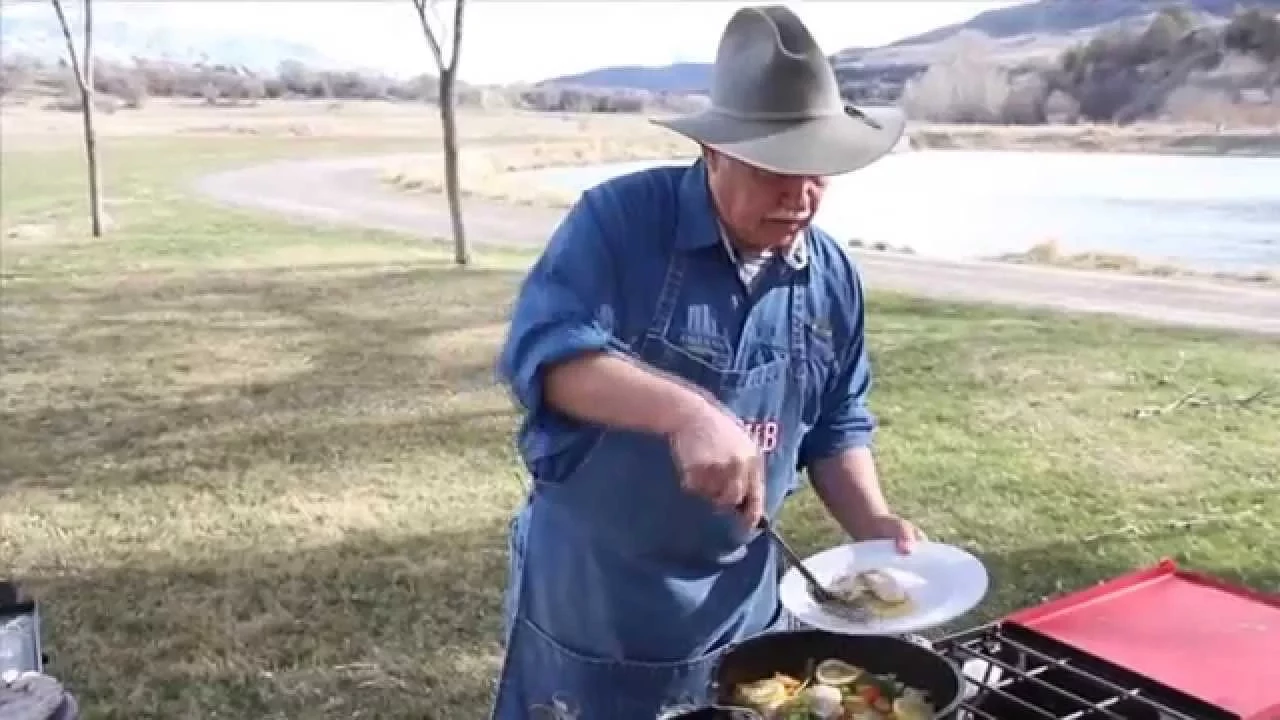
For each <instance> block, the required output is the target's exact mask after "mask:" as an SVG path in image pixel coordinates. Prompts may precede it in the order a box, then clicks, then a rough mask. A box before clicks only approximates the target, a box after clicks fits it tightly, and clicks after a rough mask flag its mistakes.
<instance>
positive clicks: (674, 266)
mask: <svg viewBox="0 0 1280 720" xmlns="http://www.w3.org/2000/svg"><path fill="white" fill-rule="evenodd" d="M688 265H689V262H688V259H687V258H686V257H685V255H684V253H683V252H681V251H680V250H679V249H676V250H675V251H674V252H673V253H672V254H671V262H670V263H668V264H667V274H666V277H664V278H663V280H662V291H661V292H659V293H658V308H657V310H655V311H654V314H653V321H652V322H650V323H649V328H648V329H647V330H646V331H645V336H646V337H649V336H655V335H656V336H658V337H665V336H666V334H667V331H668V330H669V329H670V328H671V318H672V317H673V316H674V315H675V311H676V304H677V303H678V302H679V300H680V290H681V288H682V287H683V286H684V273H685V270H686V269H687V268H688Z"/></svg>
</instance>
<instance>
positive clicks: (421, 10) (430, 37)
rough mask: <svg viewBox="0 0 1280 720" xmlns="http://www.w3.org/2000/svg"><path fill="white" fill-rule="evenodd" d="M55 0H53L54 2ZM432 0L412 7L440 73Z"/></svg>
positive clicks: (415, 1) (417, 0) (440, 55)
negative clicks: (432, 25)
mask: <svg viewBox="0 0 1280 720" xmlns="http://www.w3.org/2000/svg"><path fill="white" fill-rule="evenodd" d="M56 1H57V0H55V2H56ZM433 2H434V0H413V9H414V10H415V11H416V12H417V13H418V22H419V23H421V25H422V34H423V35H426V36H427V45H428V46H430V48H431V55H432V56H433V57H434V58H435V60H436V69H437V70H439V71H440V72H441V73H443V72H446V71H447V70H450V69H452V68H451V67H449V66H446V65H445V64H444V53H443V52H442V51H441V50H440V40H439V39H437V38H436V31H435V28H433V27H431V20H430V18H428V17H427V15H428V14H434V13H433V12H432V10H431V7H432V3H433ZM457 54H458V50H457V48H456V47H455V48H454V49H453V55H454V57H457Z"/></svg>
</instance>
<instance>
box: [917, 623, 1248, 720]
mask: <svg viewBox="0 0 1280 720" xmlns="http://www.w3.org/2000/svg"><path fill="white" fill-rule="evenodd" d="M935 649H937V650H938V651H939V652H941V653H942V654H943V655H945V656H947V657H948V658H950V659H951V660H952V661H953V662H955V663H956V664H958V665H960V666H961V667H962V668H964V673H965V677H966V679H967V680H968V687H967V689H966V692H965V700H964V702H963V703H962V705H961V709H960V710H959V712H958V715H957V717H958V718H959V719H960V720H1015V719H1016V720H1240V718H1239V716H1237V715H1235V714H1232V713H1228V712H1226V711H1224V710H1222V709H1221V708H1216V707H1213V706H1212V705H1209V704H1207V703H1205V702H1203V701H1201V700H1198V699H1196V698H1193V697H1190V696H1189V695H1186V694H1184V693H1181V692H1178V691H1177V690H1174V689H1171V688H1167V687H1165V686H1163V685H1160V684H1159V683H1155V682H1153V681H1151V680H1149V679H1146V678H1143V677H1142V676H1140V675H1137V674H1135V673H1132V672H1129V671H1126V670H1124V669H1123V668H1119V667H1116V666H1113V665H1110V664H1109V663H1106V662H1104V661H1102V660H1099V659H1097V658H1094V657H1092V656H1090V655H1087V654H1084V653H1081V652H1079V651H1077V650H1074V649H1072V648H1070V647H1068V646H1066V645H1063V644H1061V643H1058V642H1057V641H1055V640H1052V639H1050V638H1045V637H1042V636H1040V635H1038V634H1036V633H1034V632H1033V631H1031V630H1027V629H1025V628H1022V627H1020V626H1017V625H1011V624H1001V623H995V624H992V625H987V626H983V627H979V628H976V629H973V630H968V631H965V632H962V633H959V634H956V635H952V636H950V637H948V638H945V639H943V640H940V641H938V642H937V643H935Z"/></svg>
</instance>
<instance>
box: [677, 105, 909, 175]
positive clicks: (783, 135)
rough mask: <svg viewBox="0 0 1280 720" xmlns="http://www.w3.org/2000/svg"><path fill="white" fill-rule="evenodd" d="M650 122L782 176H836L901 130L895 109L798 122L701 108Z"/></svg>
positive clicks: (876, 155)
mask: <svg viewBox="0 0 1280 720" xmlns="http://www.w3.org/2000/svg"><path fill="white" fill-rule="evenodd" d="M652 122H653V123H655V124H657V125H660V126H662V127H665V128H667V129H669V130H673V131H675V132H678V133H680V134H681V135H684V136H685V137H688V138H689V139H690V140H693V141H695V142H697V143H699V144H702V145H707V146H709V147H712V148H714V149H716V150H718V151H720V152H722V153H724V154H725V155H729V156H730V157H734V158H737V159H738V160H741V161H743V162H745V163H747V164H749V165H753V166H755V167H758V168H761V169H764V170H769V171H771V172H776V173H779V174H782V175H816V176H829V175H842V174H844V173H847V172H853V171H854V170H858V169H860V168H864V167H866V166H868V165H870V164H871V163H873V162H875V161H876V160H879V159H880V158H882V157H884V156H885V155H887V154H888V153H889V152H890V151H891V150H893V148H894V146H896V145H897V144H898V141H899V140H900V139H901V138H902V134H903V132H904V131H905V130H906V125H907V121H906V116H905V115H904V114H903V113H902V111H900V110H898V109H896V108H887V107H876V108H857V109H854V108H852V107H850V108H848V109H847V110H846V112H845V113H843V114H840V115H830V116H826V117H820V118H815V119H812V120H806V121H803V122H799V123H796V122H781V121H761V120H743V119H741V118H736V117H731V116H729V115H724V114H722V113H719V112H716V111H715V110H714V109H712V110H707V111H704V112H701V113H698V114H696V115H687V116H685V117H678V118H670V119H657V118H654V119H652Z"/></svg>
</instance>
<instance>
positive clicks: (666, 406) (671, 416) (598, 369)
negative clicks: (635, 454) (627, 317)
mask: <svg viewBox="0 0 1280 720" xmlns="http://www.w3.org/2000/svg"><path fill="white" fill-rule="evenodd" d="M544 392H545V396H546V400H547V402H548V403H550V405H551V406H552V407H554V408H555V409H556V410H559V411H560V412H562V413H564V414H566V415H568V416H570V417H573V418H576V419H578V420H583V421H585V422H590V423H595V424H597V425H604V426H606V427H612V428H618V429H622V430H633V431H636V432H644V433H650V434H653V435H664V436H665V435H670V434H671V433H673V432H675V430H676V428H677V427H679V426H680V423H682V422H683V421H685V420H686V419H687V418H689V417H690V416H692V415H695V414H697V413H699V412H702V411H703V410H705V408H706V406H707V404H708V403H709V402H711V401H712V400H713V398H712V397H711V396H710V395H709V394H708V393H706V392H705V391H703V390H702V389H700V388H696V387H694V386H692V385H690V384H688V383H686V382H684V381H682V380H678V379H676V378H673V377H670V376H668V375H665V374H663V373H661V372H659V371H657V370H654V369H651V368H647V367H645V366H643V365H641V364H639V363H637V362H634V361H632V360H629V359H627V358H623V357H620V356H618V355H613V354H611V353H606V352H598V353H590V354H588V355H583V356H581V357H578V358H574V359H573V360H569V361H566V362H563V363H560V364H558V365H556V366H555V367H553V368H551V369H550V370H549V371H547V375H546V378H545V381H544Z"/></svg>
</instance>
